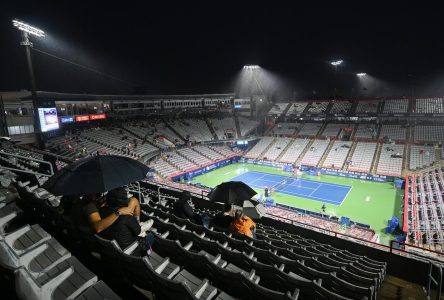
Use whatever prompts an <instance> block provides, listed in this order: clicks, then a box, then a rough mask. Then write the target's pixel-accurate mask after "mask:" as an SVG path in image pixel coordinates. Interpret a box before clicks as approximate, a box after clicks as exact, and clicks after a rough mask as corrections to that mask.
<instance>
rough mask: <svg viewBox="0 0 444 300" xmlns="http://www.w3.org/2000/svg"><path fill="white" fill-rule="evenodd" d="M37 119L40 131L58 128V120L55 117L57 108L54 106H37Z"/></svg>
mask: <svg viewBox="0 0 444 300" xmlns="http://www.w3.org/2000/svg"><path fill="white" fill-rule="evenodd" d="M39 119H40V129H41V131H42V132H47V131H51V130H55V129H59V120H58V118H57V109H56V108H55V107H51V108H42V107H39Z"/></svg>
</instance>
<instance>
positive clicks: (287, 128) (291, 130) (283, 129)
mask: <svg viewBox="0 0 444 300" xmlns="http://www.w3.org/2000/svg"><path fill="white" fill-rule="evenodd" d="M301 125H302V124H298V123H278V124H276V125H275V126H274V127H273V128H272V129H271V131H270V133H271V135H278V136H282V135H285V136H287V135H294V134H295V133H296V130H297V129H298V127H299V126H301Z"/></svg>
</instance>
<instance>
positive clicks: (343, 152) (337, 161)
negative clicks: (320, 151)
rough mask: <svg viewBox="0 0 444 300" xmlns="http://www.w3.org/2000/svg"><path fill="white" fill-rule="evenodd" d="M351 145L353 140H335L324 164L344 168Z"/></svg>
mask: <svg viewBox="0 0 444 300" xmlns="http://www.w3.org/2000/svg"><path fill="white" fill-rule="evenodd" d="M351 146H352V142H343V141H335V142H334V144H333V147H332V148H331V149H330V152H329V153H328V154H327V157H326V159H325V161H324V163H323V164H322V166H323V167H326V168H334V169H342V166H343V165H344V162H345V159H346V158H347V155H348V152H349V151H350V148H351Z"/></svg>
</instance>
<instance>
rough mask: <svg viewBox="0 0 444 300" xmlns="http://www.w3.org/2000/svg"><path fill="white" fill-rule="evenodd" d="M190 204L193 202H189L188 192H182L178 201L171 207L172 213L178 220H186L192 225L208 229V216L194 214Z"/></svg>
mask: <svg viewBox="0 0 444 300" xmlns="http://www.w3.org/2000/svg"><path fill="white" fill-rule="evenodd" d="M192 204H193V202H192V201H191V194H190V192H188V191H183V192H182V194H181V195H180V198H179V200H177V201H176V202H175V203H174V205H173V213H174V214H175V215H176V216H177V217H179V218H182V219H188V220H190V221H191V222H193V223H196V224H199V225H203V226H205V227H208V223H209V218H208V215H206V214H202V215H200V214H197V213H195V212H194V210H193V207H192V206H191V205H192Z"/></svg>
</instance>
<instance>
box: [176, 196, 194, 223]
mask: <svg viewBox="0 0 444 300" xmlns="http://www.w3.org/2000/svg"><path fill="white" fill-rule="evenodd" d="M190 202H191V194H190V192H187V191H183V192H182V194H181V195H180V198H179V200H177V201H176V202H175V203H174V205H173V213H174V214H175V215H176V216H177V217H179V218H182V219H189V220H193V219H194V210H193V208H192V207H191V205H190Z"/></svg>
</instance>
